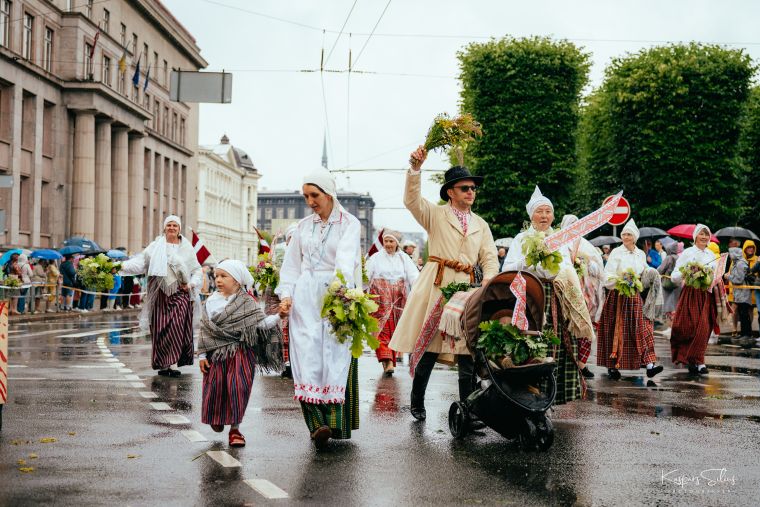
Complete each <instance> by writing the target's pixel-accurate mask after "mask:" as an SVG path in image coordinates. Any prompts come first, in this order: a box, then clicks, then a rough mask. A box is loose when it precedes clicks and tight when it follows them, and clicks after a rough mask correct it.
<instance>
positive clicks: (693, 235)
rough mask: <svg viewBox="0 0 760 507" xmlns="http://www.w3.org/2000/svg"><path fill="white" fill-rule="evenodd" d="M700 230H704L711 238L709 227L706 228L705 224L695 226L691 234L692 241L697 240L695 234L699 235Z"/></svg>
mask: <svg viewBox="0 0 760 507" xmlns="http://www.w3.org/2000/svg"><path fill="white" fill-rule="evenodd" d="M702 229H705V230H706V231H707V234H708V235H710V237H712V231H711V230H710V228H709V227H707V226H706V225H705V224H697V225H696V226H695V227H694V232H693V233H692V234H691V235H692V237H693V238H694V241H696V240H697V234H699V231H701V230H702Z"/></svg>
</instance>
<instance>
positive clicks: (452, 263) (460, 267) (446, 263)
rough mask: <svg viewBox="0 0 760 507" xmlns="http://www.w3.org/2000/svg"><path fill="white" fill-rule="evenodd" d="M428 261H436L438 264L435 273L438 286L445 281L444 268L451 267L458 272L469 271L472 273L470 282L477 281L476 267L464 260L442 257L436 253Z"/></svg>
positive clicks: (468, 272)
mask: <svg viewBox="0 0 760 507" xmlns="http://www.w3.org/2000/svg"><path fill="white" fill-rule="evenodd" d="M428 262H435V263H436V264H438V272H437V273H436V275H435V282H433V283H434V284H435V286H436V287H439V286H440V285H441V282H442V281H443V269H444V268H451V269H453V270H454V271H456V272H457V273H467V274H469V275H470V283H475V269H474V268H473V266H472V264H465V263H464V262H461V261H457V260H454V259H442V258H440V257H436V256H435V255H431V256H430V257H428Z"/></svg>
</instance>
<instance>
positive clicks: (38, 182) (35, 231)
mask: <svg viewBox="0 0 760 507" xmlns="http://www.w3.org/2000/svg"><path fill="white" fill-rule="evenodd" d="M44 116H45V100H44V99H43V98H42V97H41V96H39V95H37V96H36V97H35V99H34V153H33V160H34V168H33V169H32V176H31V181H32V198H31V199H30V200H31V201H32V209H33V210H34V211H33V214H32V224H31V225H32V227H31V229H32V230H31V237H30V238H29V244H30V245H31V246H37V247H39V246H42V243H41V242H40V225H41V224H40V222H41V220H42V172H43V166H42V140H43V137H44V132H45V119H44ZM48 246H51V245H48Z"/></svg>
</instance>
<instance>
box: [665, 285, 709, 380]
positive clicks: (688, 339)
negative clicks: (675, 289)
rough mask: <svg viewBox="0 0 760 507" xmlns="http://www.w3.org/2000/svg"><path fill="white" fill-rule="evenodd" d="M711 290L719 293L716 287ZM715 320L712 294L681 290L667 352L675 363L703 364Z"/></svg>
mask: <svg viewBox="0 0 760 507" xmlns="http://www.w3.org/2000/svg"><path fill="white" fill-rule="evenodd" d="M714 290H720V289H719V288H718V287H716V288H715V289H714ZM717 318H718V313H717V308H716V306H715V300H714V297H713V294H711V293H709V292H707V291H706V290H699V289H695V288H693V287H684V288H683V291H681V297H680V298H679V299H678V305H677V306H676V313H675V315H673V328H672V330H671V332H670V352H671V356H672V359H673V362H674V363H676V364H678V363H680V364H695V365H700V364H705V350H706V349H707V340H709V339H710V333H711V332H712V330H713V328H714V327H715V321H716V320H717Z"/></svg>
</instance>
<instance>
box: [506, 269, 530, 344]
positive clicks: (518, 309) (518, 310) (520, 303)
mask: <svg viewBox="0 0 760 507" xmlns="http://www.w3.org/2000/svg"><path fill="white" fill-rule="evenodd" d="M509 290H510V291H511V292H512V294H514V295H515V309H514V311H513V312H512V325H513V326H515V327H516V328H517V329H519V330H520V331H527V330H528V317H527V316H526V315H525V308H526V307H527V298H526V296H525V290H526V282H525V277H524V276H522V274H521V273H517V276H515V278H514V280H512V283H511V284H510V285H509Z"/></svg>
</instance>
